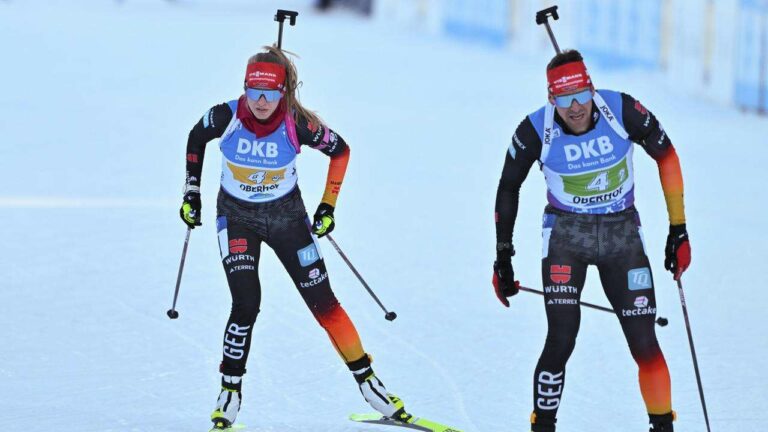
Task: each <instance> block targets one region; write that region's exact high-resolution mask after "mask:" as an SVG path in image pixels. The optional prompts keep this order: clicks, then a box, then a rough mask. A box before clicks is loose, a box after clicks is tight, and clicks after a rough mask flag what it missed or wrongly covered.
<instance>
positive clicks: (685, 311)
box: [677, 277, 710, 432]
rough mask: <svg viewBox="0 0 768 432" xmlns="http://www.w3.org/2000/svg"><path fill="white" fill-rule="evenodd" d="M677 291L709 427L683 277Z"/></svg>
mask: <svg viewBox="0 0 768 432" xmlns="http://www.w3.org/2000/svg"><path fill="white" fill-rule="evenodd" d="M677 291H678V292H679V293H680V304H681V305H682V306H683V318H685V330H686V331H687V332H688V345H690V347H691V357H692V358H693V370H694V371H695V372H696V384H697V385H698V386H699V399H701V408H702V410H704V423H706V425H707V432H709V431H710V429H709V415H708V414H707V403H706V402H705V401H704V388H703V387H702V385H701V374H700V373H699V362H698V360H697V359H696V349H695V348H694V347H693V334H691V322H690V321H689V320H688V306H686V304H685V294H683V282H682V278H679V277H678V278H677Z"/></svg>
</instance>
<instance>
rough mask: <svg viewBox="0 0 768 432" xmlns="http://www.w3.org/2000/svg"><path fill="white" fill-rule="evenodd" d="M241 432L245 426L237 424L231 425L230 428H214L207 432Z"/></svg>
mask: <svg viewBox="0 0 768 432" xmlns="http://www.w3.org/2000/svg"><path fill="white" fill-rule="evenodd" d="M243 430H245V425H244V424H239V423H237V424H233V425H232V426H230V427H227V428H223V429H222V428H217V427H216V426H214V427H213V428H211V430H210V431H208V432H242V431H243Z"/></svg>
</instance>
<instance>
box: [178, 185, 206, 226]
mask: <svg viewBox="0 0 768 432" xmlns="http://www.w3.org/2000/svg"><path fill="white" fill-rule="evenodd" d="M201 207H202V203H201V202H200V188H199V187H197V186H187V192H186V193H185V194H184V202H183V203H182V204H181V208H180V209H179V216H181V220H183V221H184V223H185V224H187V226H188V227H190V228H191V229H194V228H195V227H196V226H200V225H202V222H200V208H201Z"/></svg>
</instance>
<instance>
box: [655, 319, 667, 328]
mask: <svg viewBox="0 0 768 432" xmlns="http://www.w3.org/2000/svg"><path fill="white" fill-rule="evenodd" d="M656 324H658V325H660V326H661V327H666V326H667V324H669V320H668V319H666V318H664V317H658V318H657V319H656Z"/></svg>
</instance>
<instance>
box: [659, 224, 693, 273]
mask: <svg viewBox="0 0 768 432" xmlns="http://www.w3.org/2000/svg"><path fill="white" fill-rule="evenodd" d="M664 255H665V258H664V268H665V269H667V270H669V271H670V272H672V277H673V278H674V279H675V280H678V279H680V276H682V274H683V272H684V271H685V270H686V269H687V268H688V266H690V265H691V244H690V242H688V231H687V230H686V229H685V224H682V225H670V226H669V235H668V236H667V247H666V248H664Z"/></svg>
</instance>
